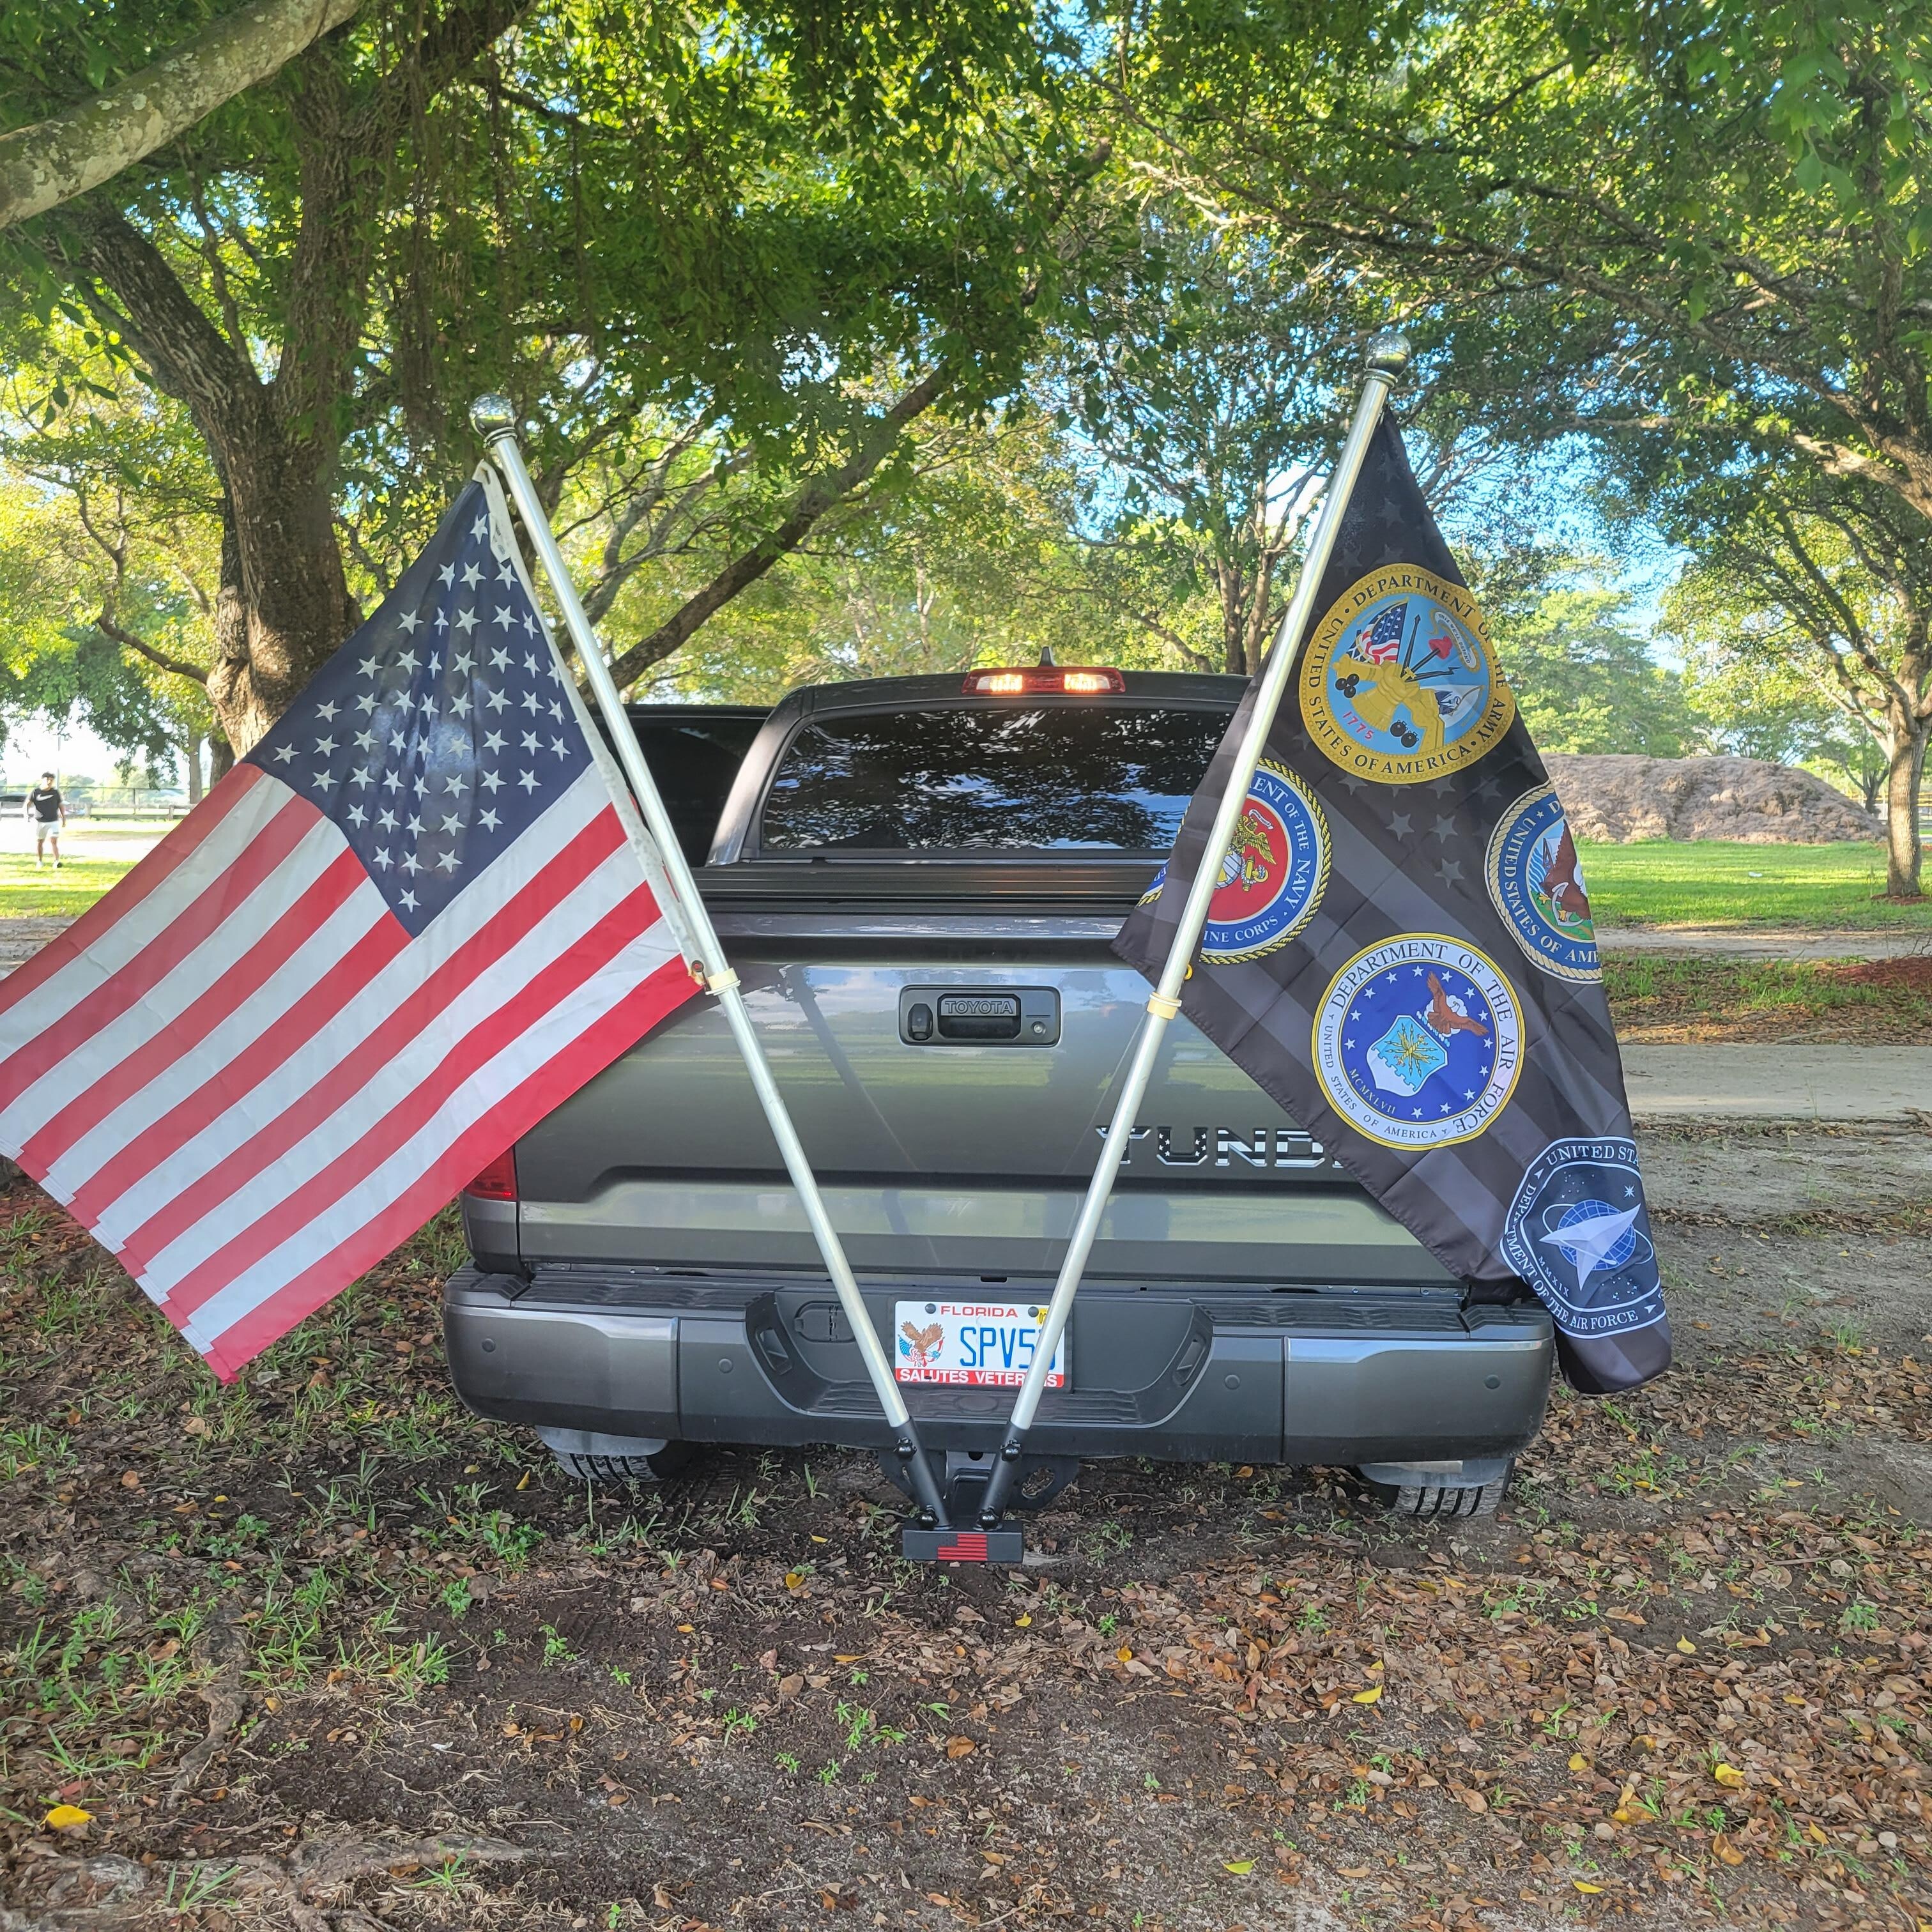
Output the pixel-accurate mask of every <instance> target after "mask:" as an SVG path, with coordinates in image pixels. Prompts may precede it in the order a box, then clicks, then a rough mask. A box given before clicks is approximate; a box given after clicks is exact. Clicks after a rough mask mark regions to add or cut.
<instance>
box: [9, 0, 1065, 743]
mask: <svg viewBox="0 0 1932 1932" xmlns="http://www.w3.org/2000/svg"><path fill="white" fill-rule="evenodd" d="M158 4H159V0H156V5H157V7H158ZM139 13H140V9H139V7H133V6H130V7H124V8H121V9H120V10H117V11H116V13H115V14H114V15H113V17H112V19H111V21H110V26H111V28H112V29H113V32H114V33H116V34H121V35H123V36H130V37H133V39H135V40H139V39H141V37H142V36H141V34H140V31H139V28H140V24H141V23H140V21H139V17H138V16H139ZM88 52H89V49H88V48H87V47H86V46H85V45H84V44H80V43H77V44H76V46H74V48H73V49H71V52H64V51H63V50H62V49H58V48H57V49H55V50H54V51H53V52H50V53H49V54H48V55H47V56H46V58H44V59H43V61H41V62H40V64H39V66H38V68H36V69H35V70H34V71H33V72H31V73H30V74H27V75H26V77H25V78H24V79H23V78H22V77H21V76H20V75H19V74H13V75H9V74H7V73H6V72H5V70H4V69H0V116H5V117H7V118H15V119H19V118H37V117H39V116H40V115H43V113H44V110H45V108H46V105H47V103H46V99H45V97H46V95H47V94H48V93H49V92H55V93H57V94H58V95H60V96H61V97H62V98H67V99H71V98H73V97H74V95H77V94H78V93H80V92H83V91H84V84H83V83H84V76H83V72H82V69H83V65H84V63H85V62H86V58H87V55H88ZM63 59H65V62H66V70H65V71H63V72H62V73H61V74H58V75H57V76H55V75H53V70H54V69H55V68H57V67H58V66H59V65H60V63H61V62H62V60H63ZM1037 68H1038V62H1037V58H1036V57H1035V53H1034V49H1033V46H1032V42H1031V39H1030V37H1029V31H1028V20H1027V18H1026V17H1023V16H1022V15H1019V14H1017V13H1013V12H1011V11H1010V10H1008V9H1007V7H1005V6H1004V4H1003V0H960V3H959V5H957V6H956V7H953V8H943V9H940V10H932V9H927V8H920V9H910V8H903V9H901V8H895V7H889V6H880V7H877V8H866V7H860V8H857V9H855V10H852V11H851V12H850V14H849V15H843V16H841V17H838V19H836V20H832V19H830V18H828V17H821V16H820V15H819V14H818V13H816V12H815V11H813V10H809V9H808V10H805V12H804V13H801V14H799V15H798V16H797V17H793V15H791V14H790V13H785V12H784V11H783V10H779V11H778V12H771V11H768V10H763V9H753V10H739V9H737V8H733V7H727V8H726V9H724V10H721V11H720V12H718V13H716V14H715V16H712V17H706V19H705V20H701V21H700V20H685V19H684V18H683V17H677V18H676V20H672V19H670V17H664V16H661V15H659V14H658V13H655V12H653V11H652V10H648V9H644V8H641V7H640V8H637V9H636V10H622V11H619V12H618V13H614V14H613V13H604V14H599V15H598V16H596V17H594V18H589V19H586V18H585V17H583V15H582V13H580V10H578V9H577V7H575V6H574V5H573V4H572V0H550V4H548V5H536V4H535V0H445V4H444V5H443V6H442V7H440V9H439V10H434V11H430V10H424V11H422V12H419V13H416V14H414V15H410V16H405V17H396V18H392V17H389V16H387V15H380V16H377V17H374V18H361V19H359V20H356V22H354V23H352V24H351V25H350V26H349V27H347V28H344V29H341V30H338V31H336V32H335V33H333V34H329V35H327V36H325V37H323V38H322V39H320V40H317V42H316V43H314V44H313V45H312V46H310V47H308V49H306V50H305V52H302V54H301V55H299V56H298V57H297V58H296V59H294V60H293V61H291V62H290V63H289V64H288V65H287V67H286V68H284V69H283V71H281V74H279V75H278V77H276V78H275V80H272V81H271V82H269V83H266V84H265V85H264V86H261V87H259V88H257V89H254V90H252V91H251V92H249V93H248V94H247V95H243V96H242V97H240V98H238V99H237V100H236V101H233V102H231V103H230V104H229V105H228V106H227V107H225V108H223V109H222V110H220V111H218V112H217V113H215V114H214V115H211V116H210V117H209V118H207V119H206V120H205V121H202V122H201V123H199V124H198V125H197V126H196V127H195V128H194V129H193V130H191V132H190V133H188V134H187V135H184V136H181V138H179V139H176V140H175V141H173V142H171V143H169V144H168V145H166V146H164V147H163V148H160V149H159V150H157V151H156V152H155V153H154V154H153V155H152V156H151V157H150V160H149V162H148V164H147V165H146V166H145V167H144V168H143V169H142V170H140V171H139V173H138V175H136V174H124V175H121V176H120V177H118V178H116V179H115V181H113V183H111V184H110V186H109V187H107V188H105V189H98V190H95V191H94V192H93V193H92V194H89V195H87V196H83V197H82V198H81V199H79V200H77V201H75V202H71V203H68V204H67V205H65V207H63V208H61V209H59V210H58V211H55V212H54V213H52V214H47V215H43V216H41V217H38V218H37V220H34V221H33V222H31V223H27V224H26V225H25V226H24V227H22V228H20V229H15V230H14V231H13V233H14V234H15V235H16V236H22V237H24V238H25V240H24V242H22V243H21V244H20V245H18V246H17V248H16V250H15V256H14V259H15V262H16V264H17V269H16V275H15V284H14V286H15V288H16V290H17V292H18V293H20V294H22V295H23V296H31V298H32V300H31V302H23V305H22V309H21V313H22V314H23V316H31V317H37V323H36V322H34V321H31V320H30V321H26V322H23V323H17V324H16V326H15V328H14V332H13V345H12V346H13V353H15V355H16V356H22V357H25V358H26V359H30V360H31V361H33V362H35V363H36V364H37V366H40V367H41V368H43V369H45V370H46V371H47V372H48V373H49V374H50V375H52V376H55V377H59V378H62V379H71V378H74V377H78V376H79V375H80V374H81V373H82V372H81V368H80V359H77V358H75V357H74V356H68V355H66V354H65V352H64V350H63V349H62V335H61V327H60V326H59V325H58V323H57V322H56V320H55V319H56V318H63V317H64V318H65V319H66V320H68V321H69V322H71V323H74V324H75V325H76V326H80V327H82V328H83V329H86V330H87V331H89V338H88V339H86V340H85V341H83V358H84V357H91V356H101V355H107V356H111V357H113V358H115V359H121V360H123V361H124V362H127V364H129V365H130V366H131V367H133V368H134V369H135V370H136V371H137V372H138V373H139V374H140V376H141V377H142V380H143V381H144V382H145V383H147V384H148V386H150V387H151V389H153V390H154V392H156V393H157V394H159V395H165V396H167V397H169V398H173V399H175V400H176V401H179V402H180V403H181V405H182V406H183V407H184V408H185V409H186V410H187V412H188V413H189V414H190V416H191V417H192V419H193V422H194V425H195V426H196V430H197V431H198V433H199V437H200V438H201V440H202V442H203V443H204V445H205V449H206V453H207V460H208V467H209V469H210V472H211V477H212V479H213V481H214V485H215V487H216V489H217V492H218V495H219V499H220V506H221V517H222V522H223V545H222V563H221V571H220V590H219V594H218V595H217V601H216V608H215V613H214V631H215V661H214V666H213V668H212V670H211V676H210V681H209V691H210V695H211V698H212V700H213V702H214V706H215V708H216V710H217V713H218V715H220V717H221V718H222V720H223V723H224V725H225V726H226V729H227V731H228V733H229V736H230V738H231V739H233V741H234V742H236V744H237V745H238V746H240V747H242V748H245V747H246V746H247V745H248V744H249V743H251V742H252V741H253V739H254V737H255V736H257V735H258V734H259V733H260V730H262V729H263V728H264V727H265V726H266V724H267V723H268V721H269V720H270V719H271V718H273V717H274V716H275V715H276V714H277V712H278V711H279V710H280V709H281V706H283V705H284V703H287V700H288V699H289V697H290V696H291V695H293V692H294V691H296V690H297V689H298V688H299V687H300V686H301V685H302V683H303V682H305V681H306V680H307V679H308V676H310V675H311V673H313V671H314V669H315V668H316V667H317V665H318V664H320V661H322V660H323V658H324V657H325V656H326V655H327V654H328V652H329V651H331V650H332V649H334V648H335V646H336V645H337V644H338V643H339V642H340V641H341V638H342V637H343V636H344V634H346V632H347V630H348V629H349V628H350V627H351V626H352V625H353V623H354V622H356V619H357V616H358V615H359V598H358V597H357V596H356V594H355V583H356V580H362V581H365V582H367V581H368V580H370V579H371V578H373V577H377V576H379V575H380V570H381V568H382V566H383V562H384V559H385V558H386V557H388V556H394V555H395V554H396V553H398V551H399V550H407V548H408V547H410V544H411V543H412V542H413V541H415V540H416V539H418V538H419V537H420V535H421V533H422V527H423V525H424V523H425V521H426V520H427V516H428V499H431V498H434V497H435V496H440V494H442V493H443V490H442V482H443V478H446V477H447V476H448V475H449V474H450V472H452V469H455V467H456V466H457V464H458V463H459V462H460V461H461V460H463V459H465V458H468V457H471V456H473V454H474V446H473V443H472V441H471V440H470V438H469V432H468V431H467V428H466V426H465V425H464V423H463V414H462V405H463V404H464V403H466V401H467V400H468V398H469V396H470V395H473V394H475V392H478V390H480V389H484V388H486V387H498V388H503V389H506V390H507V391H508V392H509V393H510V394H511V395H512V396H513V397H514V398H516V400H517V401H518V402H519V404H521V405H523V406H524V407H526V408H532V409H536V408H541V413H542V415H543V416H544V418H545V419H547V420H546V423H545V426H544V429H543V430H542V431H541V433H540V434H538V435H537V436H536V437H534V438H533V440H532V452H531V453H532V460H533V465H534V466H535V469H537V472H538V475H539V479H540V481H541V483H542V484H543V486H544V489H545V490H546V491H547V493H549V494H550V496H551V497H552V499H553V500H554V499H556V497H558V496H560V495H561V493H562V490H563V488H564V486H565V483H566V482H567V481H568V475H569V473H570V472H571V469H572V468H573V467H574V466H576V465H577V464H578V463H581V462H583V461H585V460H587V459H588V458H589V457H591V456H592V455H594V454H595V453H597V452H601V451H606V450H608V449H611V448H612V447H613V446H616V445H617V444H619V443H622V442H623V441H624V440H625V437H627V436H628V434H629V433H630V431H631V426H632V425H634V423H635V422H637V419H639V417H640V415H641V414H643V413H646V411H647V410H653V409H654V410H657V411H658V412H660V413H668V414H669V415H670V416H674V417H679V418H690V417H694V416H696V417H701V418H703V419H706V420H708V421H709V422H711V423H712V424H714V425H721V426H722V425H728V428H729V432H730V436H731V437H732V438H733V441H734V443H736V446H738V447H739V448H741V449H745V450H747V451H748V452H750V455H749V460H750V462H751V464H752V465H753V466H754V467H756V468H757V469H759V470H760V472H763V473H764V474H765V475H767V476H769V477H772V478H778V477H784V476H789V477H790V478H791V479H792V481H793V489H792V496H791V500H790V508H788V510H787V511H785V512H784V514H781V517H780V518H779V520H778V523H777V525H776V526H775V528H773V529H769V530H766V531H763V532H757V534H756V535H754V536H752V537H750V538H748V541H747V551H748V555H747V556H745V557H744V558H742V559H732V560H731V561H730V563H729V564H727V566H726V568H724V570H723V571H721V573H720V575H719V580H718V581H717V582H716V583H713V584H711V585H707V586H699V587H698V588H697V590H695V591H694V595H695V596H697V598H699V599H700V603H699V605H698V607H697V608H695V609H694V610H693V611H691V613H688V614H687V615H686V616H685V617H684V618H683V619H682V629H681V631H680V632H679V636H682V635H688V634H689V631H690V629H691V628H692V627H693V625H694V622H696V621H701V619H702V618H703V616H707V615H709V613H710V612H711V611H712V610H715V609H716V608H717V607H718V605H719V604H720V603H721V601H723V600H724V598H726V597H728V596H729V595H731V594H733V593H734V592H736V589H739V588H741V587H742V585H743V584H744V583H747V582H749V581H752V580H755V578H756V577H757V574H759V572H760V571H761V570H763V569H764V568H769V562H770V559H772V557H773V556H776V555H778V554H781V553H782V552H783V550H784V548H785V547H787V546H788V545H789V544H791V543H793V542H796V541H799V539H800V538H802V535H804V534H805V533H806V532H808V531H809V529H811V527H812V526H813V525H814V523H815V522H816V521H817V519H818V517H820V516H821V515H822V514H823V508H824V506H825V505H826V503H827V502H835V501H836V500H837V499H838V496H840V495H841V493H843V492H844V490H847V489H848V488H850V487H853V484H855V483H856V481H862V479H863V478H865V476H867V475H870V474H871V473H872V472H873V471H874V470H875V469H877V468H878V467H879V466H880V464H882V463H886V462H887V461H889V459H890V458H891V456H892V453H893V452H894V450H895V449H896V447H897V443H898V437H899V436H900V434H901V432H902V431H903V430H904V428H905V427H906V425H907V424H908V423H909V422H910V421H911V420H913V419H915V418H916V417H917V416H919V414H920V413H922V411H923V410H926V409H927V408H929V407H932V405H933V404H935V402H936V401H938V399H939V398H941V397H942V396H943V397H944V398H947V401H948V402H949V403H950V404H953V405H954V406H956V407H959V409H961V410H965V411H970V410H972V409H973V408H974V407H977V405H978V403H979V402H980V400H982V399H983V398H984V397H985V396H986V395H989V394H992V393H994V392H996V391H997V390H998V388H999V387H1000V386H1002V384H1004V383H1010V380H1011V379H1012V376H1013V370H1014V366H1015V365H1014V364H1013V356H1015V354H1016V353H1017V350H1018V347H1019V344H1020V343H1021V342H1022V341H1023V339H1024V338H1025V335H1026V334H1027V332H1028V329H1029V327H1030V324H1029V323H1028V320H1027V309H1028V303H1029V302H1030V301H1031V298H1032V296H1033V294H1034V292H1035V291H1037V290H1038V288H1039V287H1040V285H1041V281H1042V277H1043V275H1044V274H1046V273H1048V272H1050V270H1051V267H1052V253H1051V248H1050V246H1049V242H1050V230H1051V228H1052V223H1053V221H1054V220H1055V217H1056V215H1057V213H1058V210H1059V209H1060V208H1062V207H1064V205H1065V202H1066V200H1067V197H1068V196H1069V195H1070V193H1075V192H1077V190H1078V187H1079V182H1080V181H1082V179H1083V178H1084V177H1085V173H1086V172H1089V171H1091V164H1090V163H1087V162H1085V161H1084V160H1082V159H1081V158H1080V157H1078V156H1072V157H1070V156H1067V155H1066V154H1063V153H1062V152H1061V149H1060V147H1059V145H1058V137H1057V136H1056V135H1055V133H1054V130H1053V126H1052V118H1051V116H1050V115H1043V114H1042V113H1039V112H1037V111H1035V112H1033V113H1031V115H1029V114H1028V113H1022V111H1021V107H1022V103H1021V101H1020V94H1021V92H1022V90H1023V88H1024V86H1025V80H1026V76H1027V75H1028V73H1029V72H1032V71H1036V70H1037ZM50 76H52V78H50ZM56 79H57V80H58V81H59V82H60V83H61V85H60V86H58V87H56V86H55V84H54V83H55V80H56ZM915 103H916V105H915ZM1037 105H1038V104H1037V103H1036V104H1035V107H1036V109H1037ZM882 376H883V377H894V376H896V377H900V378H902V380H901V381H899V382H898V385H897V386H896V387H895V389H894V391H893V392H892V394H891V395H889V396H887V397H886V398H885V399H884V400H883V402H882V401H880V400H879V399H878V398H879V395H880V389H879V382H880V378H881V377H882ZM68 386H71V381H70V382H69V383H68ZM344 525H347V528H346V529H345V528H344ZM345 548H346V549H347V551H348V559H347V562H346V561H345V555H344V552H345ZM371 566H374V568H371ZM676 641H678V637H672V638H670V639H668V640H666V639H659V640H656V643H655V645H653V644H652V643H650V640H646V645H647V648H646V649H645V651H644V652H643V655H642V657H641V658H639V659H637V661H634V662H633V663H632V664H628V665H627V666H626V668H627V669H628V670H632V671H634V670H638V669H641V668H643V664H644V663H645V662H646V661H648V659H649V655H650V650H651V649H652V648H655V647H656V646H658V645H661V647H662V648H665V649H668V648H671V647H673V646H674V644H675V643H676Z"/></svg>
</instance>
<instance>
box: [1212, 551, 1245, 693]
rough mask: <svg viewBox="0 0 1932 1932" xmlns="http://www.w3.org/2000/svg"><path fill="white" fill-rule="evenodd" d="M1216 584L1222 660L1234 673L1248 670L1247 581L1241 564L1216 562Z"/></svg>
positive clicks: (1237, 674) (1242, 674) (1239, 673)
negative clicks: (1219, 610)
mask: <svg viewBox="0 0 1932 1932" xmlns="http://www.w3.org/2000/svg"><path fill="white" fill-rule="evenodd" d="M1214 577H1215V586H1214V587H1215V588H1216V589H1217V590H1218V591H1219V592H1220V593H1221V661H1222V663H1223V665H1224V666H1225V667H1226V669H1227V670H1228V672H1229V674H1230V675H1231V676H1235V677H1246V676H1247V674H1248V601H1247V595H1246V594H1245V593H1246V592H1247V581H1246V580H1245V579H1244V577H1242V575H1241V566H1240V565H1238V564H1235V563H1231V562H1218V563H1217V564H1216V565H1215V566H1214Z"/></svg>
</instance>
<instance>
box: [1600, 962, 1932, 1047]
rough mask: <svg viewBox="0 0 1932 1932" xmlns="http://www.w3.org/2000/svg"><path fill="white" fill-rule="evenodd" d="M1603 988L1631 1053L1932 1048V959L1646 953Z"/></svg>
mask: <svg viewBox="0 0 1932 1932" xmlns="http://www.w3.org/2000/svg"><path fill="white" fill-rule="evenodd" d="M1604 991H1605V992H1607V994H1608V995H1610V1014H1611V1017H1612V1018H1613V1019H1614V1020H1615V1021H1616V1028H1617V1032H1618V1034H1619V1037H1620V1038H1621V1039H1622V1040H1623V1041H1624V1043H1625V1045H1627V1046H1664V1045H1677V1044H1679V1043H1691V1042H1698V1043H1721V1042H1727V1041H1736V1042H1756V1043H1759V1044H1761V1045H1768V1044H1770V1043H1773V1042H1777V1041H1805V1042H1809V1043H1814V1044H1825V1043H1834V1044H1849V1045H1855V1046H1914V1045H1924V1044H1925V1043H1927V1042H1932V959H1888V960H1878V961H1873V962H1865V963H1853V962H1847V961H1844V960H1838V959H1827V960H1817V961H1796V960H1787V959H1683V958H1673V957H1670V956H1661V957H1660V956H1655V955H1645V954H1642V953H1639V954H1636V955H1634V956H1625V957H1623V958H1612V959H1607V960H1605V961H1604Z"/></svg>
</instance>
